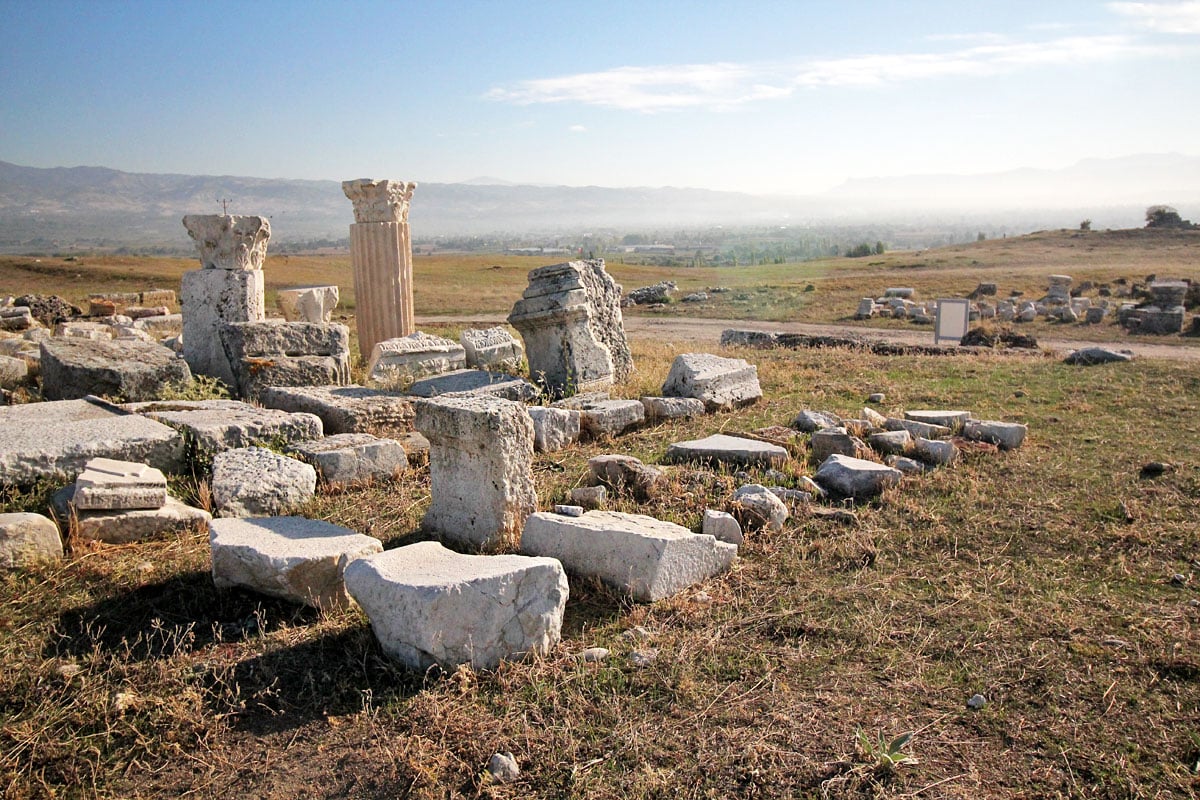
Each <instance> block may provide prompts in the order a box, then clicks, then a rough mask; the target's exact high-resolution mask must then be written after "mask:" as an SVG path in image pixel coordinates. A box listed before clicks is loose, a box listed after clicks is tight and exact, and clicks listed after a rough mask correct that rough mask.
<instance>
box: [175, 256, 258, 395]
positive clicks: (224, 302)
mask: <svg viewBox="0 0 1200 800" xmlns="http://www.w3.org/2000/svg"><path fill="white" fill-rule="evenodd" d="M179 302H180V306H181V307H182V309H183V357H184V359H186V360H187V363H188V366H189V367H191V368H192V372H193V373H195V374H197V375H209V376H211V377H214V378H219V379H221V380H222V381H224V382H225V384H226V385H228V386H233V385H234V377H233V370H232V369H231V368H230V365H229V357H228V356H226V355H225V348H224V346H223V345H222V343H221V325H222V323H226V322H257V321H259V320H262V319H263V316H264V314H265V301H264V299H263V273H262V270H261V269H197V270H193V271H191V272H185V273H183V278H182V283H181V287H180V292H179Z"/></svg>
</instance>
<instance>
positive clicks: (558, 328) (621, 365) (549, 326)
mask: <svg viewBox="0 0 1200 800" xmlns="http://www.w3.org/2000/svg"><path fill="white" fill-rule="evenodd" d="M620 296H621V287H620V286H619V285H618V284H617V283H616V282H614V281H613V279H612V277H611V276H609V274H608V273H607V272H606V271H605V269H604V262H603V261H602V260H593V261H571V262H569V263H566V264H555V265H552V266H548V267H541V268H539V269H535V270H533V271H532V272H530V273H529V286H528V288H526V290H525V293H524V295H522V297H521V299H520V300H518V301H517V303H516V305H514V306H513V310H512V313H511V314H509V315H508V322H509V324H511V325H512V326H513V327H514V328H516V329H517V330H518V331H519V332H520V333H521V336H522V337H523V338H524V339H525V354H526V357H527V359H528V360H529V374H530V375H531V376H532V377H533V378H535V379H536V380H537V381H538V382H539V383H541V384H542V386H543V388H545V389H546V391H547V392H549V393H550V394H552V395H555V396H563V395H572V394H577V393H580V392H590V391H596V390H601V389H607V388H608V387H609V386H612V385H613V383H614V382H615V381H620V380H623V379H624V378H625V377H626V376H628V375H629V373H630V372H632V371H633V359H632V357H631V356H630V354H629V345H628V343H627V342H626V340H625V329H624V327H623V321H622V318H621V306H620Z"/></svg>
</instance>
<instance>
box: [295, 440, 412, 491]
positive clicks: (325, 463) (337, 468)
mask: <svg viewBox="0 0 1200 800" xmlns="http://www.w3.org/2000/svg"><path fill="white" fill-rule="evenodd" d="M294 451H295V454H296V456H297V457H298V458H301V459H303V460H304V461H306V462H308V463H309V464H312V465H313V467H315V468H316V470H317V474H318V475H319V476H320V478H321V480H323V481H325V482H326V483H332V484H348V483H359V482H361V481H366V480H372V479H377V480H386V479H389V478H394V477H395V476H396V475H397V474H399V473H401V472H403V471H404V470H406V469H408V458H407V457H406V456H405V454H404V448H403V447H401V446H400V443H399V442H397V441H396V440H395V439H380V438H379V437H378V436H372V435H371V434H369V433H341V434H335V435H334V436H326V437H325V438H323V439H313V440H311V441H307V442H302V443H301V444H299V445H297V446H296V447H295V448H294Z"/></svg>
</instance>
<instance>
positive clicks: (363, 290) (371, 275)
mask: <svg viewBox="0 0 1200 800" xmlns="http://www.w3.org/2000/svg"><path fill="white" fill-rule="evenodd" d="M416 188H417V185H416V184H415V183H411V182H410V183H404V182H402V181H390V180H370V179H366V178H364V179H360V180H354V181H345V182H343V183H342V191H343V192H345V193H346V197H348V198H350V202H352V203H353V204H354V224H353V225H351V226H350V263H351V265H352V266H353V269H354V297H355V305H356V308H355V319H356V321H357V324H358V348H359V352H361V353H362V354H363V356H364V357H365V356H366V355H367V354H369V353H370V352H371V350H372V349H373V348H374V347H375V345H376V344H377V343H378V342H382V341H384V340H386V339H395V338H397V337H399V336H407V335H408V334H410V333H412V332H413V331H414V330H416V318H415V311H414V309H413V290H412V281H413V275H412V240H411V238H410V236H409V229H408V205H409V201H411V200H412V196H413V191H414V190H415V189H416Z"/></svg>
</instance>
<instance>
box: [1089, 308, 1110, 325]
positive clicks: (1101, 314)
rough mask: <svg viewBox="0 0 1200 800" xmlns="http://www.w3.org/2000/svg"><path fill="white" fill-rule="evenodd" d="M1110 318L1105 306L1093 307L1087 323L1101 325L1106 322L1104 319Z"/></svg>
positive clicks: (1090, 309)
mask: <svg viewBox="0 0 1200 800" xmlns="http://www.w3.org/2000/svg"><path fill="white" fill-rule="evenodd" d="M1106 316H1108V309H1107V308H1105V307H1104V306H1092V307H1091V308H1089V309H1088V310H1087V317H1086V320H1087V323H1088V324H1089V325H1099V324H1100V323H1101V322H1104V318H1105V317H1106Z"/></svg>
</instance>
